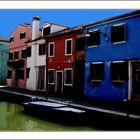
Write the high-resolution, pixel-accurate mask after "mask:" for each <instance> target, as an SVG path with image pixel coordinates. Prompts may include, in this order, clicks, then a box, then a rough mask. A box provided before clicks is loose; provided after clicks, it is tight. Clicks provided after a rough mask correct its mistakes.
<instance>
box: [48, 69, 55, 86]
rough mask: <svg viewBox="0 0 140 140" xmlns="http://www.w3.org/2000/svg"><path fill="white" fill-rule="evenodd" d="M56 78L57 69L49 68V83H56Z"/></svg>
mask: <svg viewBox="0 0 140 140" xmlns="http://www.w3.org/2000/svg"><path fill="white" fill-rule="evenodd" d="M51 72H52V73H51ZM50 74H51V76H50ZM54 78H55V71H54V69H49V70H48V84H52V85H54Z"/></svg>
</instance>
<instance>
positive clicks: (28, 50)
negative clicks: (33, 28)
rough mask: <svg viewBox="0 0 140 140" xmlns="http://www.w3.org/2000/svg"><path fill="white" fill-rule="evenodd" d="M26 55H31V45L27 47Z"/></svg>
mask: <svg viewBox="0 0 140 140" xmlns="http://www.w3.org/2000/svg"><path fill="white" fill-rule="evenodd" d="M26 55H27V57H31V47H27V52H26Z"/></svg>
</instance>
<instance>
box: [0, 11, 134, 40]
mask: <svg viewBox="0 0 140 140" xmlns="http://www.w3.org/2000/svg"><path fill="white" fill-rule="evenodd" d="M131 11H132V10H115V9H114V10H52V9H51V10H43V9H42V10H33V9H32V10H0V27H1V28H0V36H2V37H4V38H6V39H9V38H10V35H11V33H12V32H13V31H14V30H15V29H16V27H17V26H18V25H19V24H24V23H27V22H28V23H30V24H31V25H32V18H33V17H34V16H37V15H38V16H40V17H41V20H40V26H42V25H43V23H44V22H51V23H56V24H61V25H66V26H69V27H74V26H77V25H80V24H87V23H90V22H95V21H99V20H102V19H106V18H108V17H112V16H117V15H121V14H124V13H127V12H131Z"/></svg>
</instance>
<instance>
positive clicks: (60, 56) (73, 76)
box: [46, 26, 85, 97]
mask: <svg viewBox="0 0 140 140" xmlns="http://www.w3.org/2000/svg"><path fill="white" fill-rule="evenodd" d="M84 39H85V37H84V36H83V27H82V26H78V27H75V28H72V29H65V30H63V31H59V32H56V33H53V34H50V35H49V36H47V38H46V40H47V49H46V50H47V53H48V55H46V56H47V58H46V60H47V61H46V68H47V72H46V73H47V75H48V77H47V83H48V84H47V85H48V86H47V90H48V93H49V94H52V93H55V94H56V95H66V96H69V97H70V96H76V95H83V87H84V84H83V81H84V79H83V78H84V49H85V48H84V44H83V43H81V42H82V41H83V42H84ZM80 43H81V44H80Z"/></svg>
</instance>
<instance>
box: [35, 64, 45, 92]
mask: <svg viewBox="0 0 140 140" xmlns="http://www.w3.org/2000/svg"><path fill="white" fill-rule="evenodd" d="M44 88H45V66H40V67H39V68H38V80H37V89H38V90H44Z"/></svg>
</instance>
